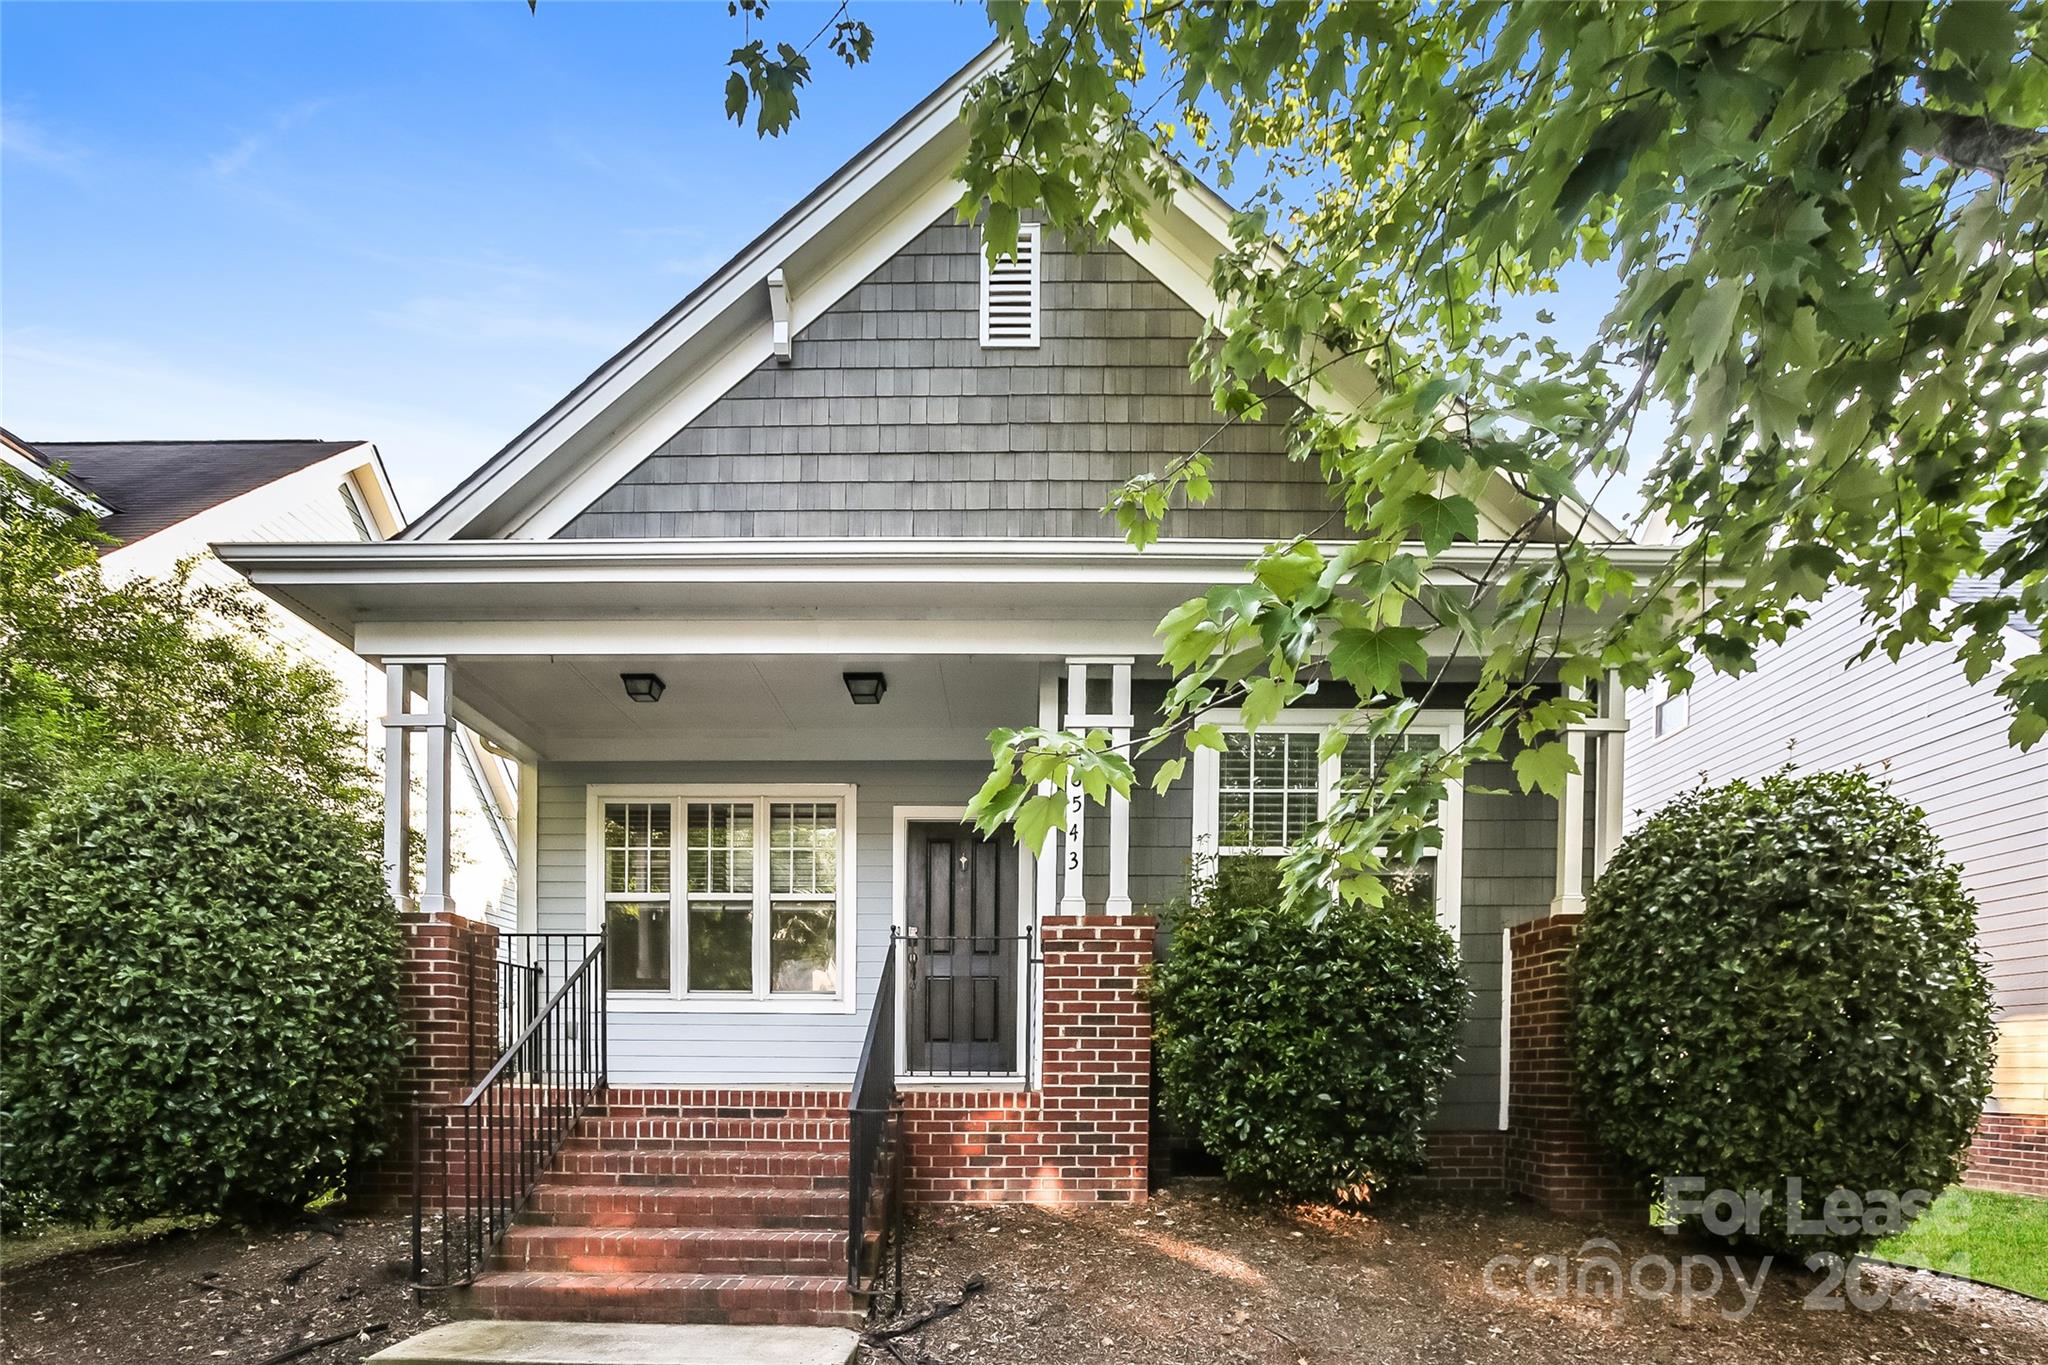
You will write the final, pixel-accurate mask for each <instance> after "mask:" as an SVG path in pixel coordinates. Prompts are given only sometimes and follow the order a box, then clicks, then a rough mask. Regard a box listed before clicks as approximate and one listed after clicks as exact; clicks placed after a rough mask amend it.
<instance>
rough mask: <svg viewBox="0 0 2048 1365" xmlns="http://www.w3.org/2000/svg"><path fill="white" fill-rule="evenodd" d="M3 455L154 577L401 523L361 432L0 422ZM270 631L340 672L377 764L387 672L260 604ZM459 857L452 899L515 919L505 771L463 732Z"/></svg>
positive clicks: (217, 567) (132, 569)
mask: <svg viewBox="0 0 2048 1365" xmlns="http://www.w3.org/2000/svg"><path fill="white" fill-rule="evenodd" d="M0 456H4V458H5V459H6V461H7V463H8V465H9V466H10V467H11V468H13V469H14V470H15V471H16V472H17V473H20V474H22V475H25V476H27V477H30V478H33V479H36V480H37V481H38V482H41V483H42V484H44V485H45V486H46V487H50V488H53V489H55V490H56V491H57V492H58V493H59V494H60V495H61V496H63V497H64V498H65V499H66V500H67V501H68V502H69V503H70V504H71V505H72V506H73V507H76V508H78V509H79V510H81V511H86V512H90V513H91V514H92V515H93V516H94V518H95V519H97V521H98V522H99V528H100V531H101V533H102V534H103V535H105V536H106V537H107V538H108V539H107V543H106V544H105V545H104V546H103V547H102V549H101V552H100V567H101V571H102V572H103V573H104V574H106V576H107V577H108V578H109V579H110V580H111V581H115V582H118V581H121V580H122V579H125V578H130V577H136V576H143V575H148V576H152V577H162V576H165V575H168V574H170V573H171V572H173V571H174V570H175V569H176V568H177V567H178V565H179V564H181V563H183V562H185V561H187V560H191V561H193V570H192V572H193V577H194V580H195V581H196V582H198V583H200V584H204V585H210V586H215V587H223V588H234V587H239V588H246V585H245V584H244V583H243V582H242V579H241V577H240V576H239V575H237V574H236V573H235V572H234V571H232V570H231V569H229V568H227V567H226V566H225V565H223V564H222V563H221V562H220V561H219V560H218V559H216V558H215V557H214V556H213V553H212V551H211V550H210V549H209V548H208V547H209V546H210V545H211V544H212V543H213V542H214V541H217V540H236V541H262V540H278V541H312V540H322V541H338V542H343V543H353V544H362V543H368V542H375V541H380V540H386V539H389V538H390V537H391V536H393V535H395V534H397V532H398V530H399V528H400V527H401V526H403V525H404V519H403V517H402V516H401V515H400V514H399V511H398V503H397V500H396V499H395V498H394V497H393V496H392V492H391V485H390V483H389V481H388V480H387V479H386V478H385V474H384V465H383V462H382V461H381V460H380V459H379V458H378V455H377V448H376V447H375V446H373V445H371V444H369V443H368V442H365V441H39V442H36V443H33V444H31V443H29V442H27V441H24V440H22V439H21V438H19V437H17V436H15V435H13V434H12V433H11V432H6V431H0ZM264 605H265V607H266V608H268V610H267V611H266V618H267V619H266V623H265V624H266V629H267V630H268V632H269V634H270V638H271V639H272V640H273V641H274V642H275V643H277V644H278V645H279V646H280V647H282V648H283V649H284V650H286V651H287V652H288V653H289V654H291V655H292V656H293V657H295V658H298V659H303V660H306V661H308V662H311V663H315V664H317V665H319V666H320V667H322V668H324V669H326V670H327V671H328V672H329V673H331V674H332V675H333V676H334V677H335V679H336V681H337V682H338V683H339V684H340V692H341V704H342V708H343V711H344V712H345V714H346V716H347V718H348V719H349V721H350V722H351V724H352V726H353V728H354V729H355V730H357V731H358V732H359V733H360V734H361V735H362V737H363V745H364V750H363V754H364V758H365V760H366V761H367V762H368V763H369V764H370V765H371V766H372V767H373V768H374V767H378V766H381V764H382V763H383V757H384V748H383V744H382V727H381V726H379V725H376V724H374V722H375V721H377V720H378V719H379V718H381V716H382V714H383V712H382V711H381V710H380V709H379V706H380V704H381V702H382V700H383V688H384V681H383V674H382V672H381V670H378V669H374V668H371V667H369V666H368V665H366V664H365V663H364V662H363V660H362V659H360V658H358V657H357V656H356V655H355V654H354V653H353V652H352V651H350V650H348V649H346V648H344V647H342V646H341V645H338V644H337V643H335V641H334V640H333V639H332V638H331V637H329V636H328V635H327V634H326V633H325V632H323V631H320V630H318V629H315V628H314V627H312V626H309V625H307V624H306V622H305V621H303V620H301V619H300V618H299V617H297V616H294V615H293V614H292V613H290V612H287V611H281V610H278V609H277V608H276V607H274V606H272V605H271V604H269V603H267V602H266V603H264ZM455 752H456V754H457V757H458V762H459V763H460V764H461V765H462V769H463V781H462V784H461V785H460V786H459V787H458V788H457V793H456V798H455V800H456V809H457V817H456V824H455V830H456V834H455V847H456V854H455V859H456V866H455V868H454V870H453V873H452V875H453V877H454V878H455V880H456V881H457V883H458V884H459V885H460V887H461V891H462V903H463V904H464V905H465V906H466V907H467V908H468V909H469V911H470V912H471V913H473V914H476V915H479V916H482V917H485V918H489V919H502V920H503V922H504V923H505V924H506V926H507V927H508V928H509V927H511V925H512V896H511V894H510V892H509V888H510V887H511V885H512V882H513V877H512V859H513V838H514V822H513V820H512V816H511V810H512V807H511V798H512V796H513V794H514V786H515V784H514V782H513V781H512V779H511V778H510V777H509V775H508V772H507V769H506V767H505V765H504V763H503V762H502V760H500V759H497V758H495V757H494V756H492V755H490V754H489V753H487V752H486V751H485V750H484V749H483V748H482V746H481V745H480V744H479V743H478V742H477V740H476V737H475V736H474V735H473V734H466V735H464V737H463V739H462V742H461V744H460V745H459V746H458V747H457V748H456V751H455Z"/></svg>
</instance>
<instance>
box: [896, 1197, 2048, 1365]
mask: <svg viewBox="0 0 2048 1365" xmlns="http://www.w3.org/2000/svg"><path fill="white" fill-rule="evenodd" d="M1605 1231H1606V1235H1607V1236H1608V1237H1610V1238H1612V1239H1613V1240H1614V1241H1615V1242H1618V1243H1619V1244H1620V1250H1621V1251H1622V1253H1623V1254H1622V1257H1621V1259H1622V1260H1623V1262H1624V1264H1627V1263H1629V1262H1631V1261H1633V1260H1634V1258H1636V1257H1638V1256H1640V1255H1642V1254H1645V1253H1655V1254H1658V1255H1661V1256H1669V1257H1677V1256H1680V1255H1683V1254H1686V1253H1688V1252H1693V1253H1698V1254H1701V1255H1707V1254H1715V1255H1719V1254H1722V1252H1721V1249H1719V1248H1715V1247H1710V1246H1704V1245H1699V1244H1693V1243H1688V1242H1683V1241H1680V1240H1678V1239H1675V1238H1667V1237H1664V1236H1663V1235H1661V1234H1659V1233H1656V1232H1652V1231H1648V1230H1645V1231H1643V1232H1640V1233H1635V1234H1629V1233H1619V1234H1618V1233H1616V1232H1615V1231H1614V1230H1612V1229H1608V1230H1605ZM1601 1234H1602V1230H1601V1229H1595V1228H1586V1227H1580V1226H1577V1225H1574V1224H1570V1223H1566V1222H1562V1221H1559V1220H1557V1219H1553V1218H1550V1217H1547V1216H1545V1215H1543V1214H1541V1213H1538V1212H1535V1211H1533V1210H1531V1209H1530V1208H1529V1207H1528V1206H1526V1205H1512V1204H1498V1205H1486V1206H1475V1205H1456V1204H1439V1203H1432V1202H1425V1201H1418V1202H1407V1201H1402V1202H1393V1203H1388V1204H1385V1205H1382V1206H1380V1207H1379V1208H1377V1209H1375V1210H1373V1211H1371V1212H1367V1213H1348V1212H1339V1211H1337V1210H1333V1209H1324V1208H1300V1209H1277V1208H1271V1207H1266V1206H1261V1205H1257V1204H1253V1203H1249V1202H1246V1201H1244V1200H1241V1199H1239V1198H1238V1197H1236V1196H1234V1195H1232V1194H1229V1193H1228V1192H1226V1191H1224V1190H1223V1189H1222V1187H1221V1186H1220V1185H1218V1184H1216V1183H1213V1182H1207V1181H1186V1182H1180V1183H1177V1184H1175V1185H1173V1186H1171V1187H1169V1188H1168V1189H1166V1190H1163V1191H1160V1192H1157V1193H1156V1194H1155V1195H1154V1197H1153V1199H1152V1202H1151V1203H1150V1204H1149V1205H1143V1206H1138V1207H1135V1208H1134V1207H1127V1206H1101V1207H1096V1208H1089V1209H1086V1210H1080V1211H1049V1210H1043V1209H1025V1208H990V1209H977V1210H969V1209H957V1208H956V1209H948V1210H928V1211H925V1212H923V1213H922V1214H920V1215H919V1217H918V1219H917V1222H916V1224H915V1226H914V1228H913V1230H912V1233H911V1236H910V1238H909V1241H908V1247H909V1253H908V1261H907V1264H906V1272H905V1281H906V1291H907V1292H906V1303H905V1308H906V1311H905V1313H904V1315H903V1317H902V1318H900V1319H898V1320H897V1322H898V1324H902V1323H907V1322H908V1321H910V1320H912V1319H914V1318H915V1317H916V1316H918V1315H919V1314H920V1313H921V1312H922V1311H924V1310H926V1309H928V1308H929V1307H930V1306H932V1305H934V1304H938V1303H944V1302H947V1301H950V1300H954V1299H957V1298H959V1297H960V1290H961V1286H962V1285H963V1284H965V1283H966V1282H967V1281H968V1280H969V1279H970V1277H973V1276H977V1275H978V1276H980V1277H981V1278H982V1280H983V1282H984V1283H985V1286H986V1287H985V1288H984V1289H982V1290H980V1291H979V1292H976V1293H973V1294H971V1295H969V1296H968V1298H967V1300H966V1302H965V1303H964V1305H962V1306H961V1308H960V1309H959V1310H958V1311H957V1312H955V1313H953V1314H952V1315H951V1316H948V1317H945V1318H943V1319H941V1320H939V1321H936V1322H932V1323H930V1324H929V1325H927V1326H924V1327H922V1328H919V1329H916V1330H914V1331H912V1332H910V1333H908V1334H907V1335H904V1336H902V1337H899V1338H896V1339H895V1340H894V1341H893V1342H892V1343H890V1344H891V1345H893V1347H894V1352H893V1355H892V1353H891V1351H889V1350H887V1349H884V1348H883V1346H882V1345H881V1344H879V1343H877V1342H875V1341H874V1340H873V1339H871V1343H870V1345H868V1346H867V1347H866V1348H865V1351H864V1360H865V1361H866V1362H868V1363H869V1365H892V1362H910V1363H912V1365H915V1362H919V1361H920V1360H923V1361H944V1362H952V1361H989V1362H1000V1365H1041V1362H1043V1363H1044V1365H1051V1363H1052V1362H1059V1365H1075V1363H1076V1362H1090V1363H1091V1365H1094V1363H1100V1365H1111V1363H1120V1362H1131V1365H1149V1363H1150V1362H1159V1365H1168V1363H1169V1362H1172V1363H1173V1365H1180V1362H1190V1363H1191V1365H1210V1363H1211V1362H1214V1363H1215V1365H1223V1363H1224V1362H1258V1365H1335V1363H1336V1362H1345V1365H1355V1363H1356V1362H1362V1361H1371V1362H1376V1363H1377V1362H1403V1361H1416V1362H1423V1361H1427V1362H1431V1365H1437V1363H1438V1362H1495V1361H1498V1362H1510V1361H1512V1362H1517V1363H1518V1365H1522V1363H1525V1362H1536V1363H1537V1365H1548V1363H1549V1362H1567V1361H1573V1362H1597V1365H1636V1363H1637V1362H1654V1365H1694V1363H1695V1362H1698V1363H1699V1365H1705V1362H1709V1361H1711V1362H1717V1363H1718V1362H1730V1361H1740V1362H1744V1365H1748V1363H1749V1362H1759V1363H1760V1365H1768V1363H1769V1362H1812V1365H1841V1363H1842V1362H1845V1361H1857V1362H1873V1363H1874V1365H1876V1363H1881V1362H1893V1361H1897V1362H1907V1361H1912V1362H1928V1361H1943V1362H1953V1361H1963V1360H1972V1361H1999V1362H2014V1363H2015V1365H2017V1363H2018V1362H2029V1363H2030V1365H2039V1362H2042V1361H2048V1306H2044V1305H2042V1304H2039V1303H2036V1302H2033V1301H2031V1300H2028V1299H2025V1298H2023V1297H2021V1296H2019V1295H2015V1294H2008V1293H2005V1292H2003V1291H2000V1290H1994V1289H1985V1288H1979V1287H1977V1286H1974V1285H1969V1284H1962V1283H1957V1282H1953V1281H1945V1280H1941V1279H1938V1278H1936V1277H1931V1276H1925V1275H1911V1274H1907V1273H1904V1272H1898V1271H1891V1270H1880V1269H1868V1270H1865V1271H1864V1272H1863V1275H1864V1279H1863V1281H1862V1282H1861V1285H1860V1288H1859V1293H1861V1294H1862V1295H1863V1296H1864V1301H1865V1302H1866V1303H1869V1302H1871V1301H1872V1300H1873V1298H1874V1296H1876V1295H1877V1294H1880V1293H1882V1294H1884V1295H1886V1296H1889V1297H1897V1296H1906V1297H1909V1298H1911V1297H1915V1296H1917V1297H1919V1298H1921V1299H1924V1303H1923V1304H1921V1305H1920V1306H1915V1307H1898V1306H1892V1305H1887V1306H1885V1307H1882V1308H1875V1309H1862V1310H1859V1309H1857V1308H1855V1307H1852V1306H1849V1305H1847V1304H1843V1306H1842V1307H1840V1308H1838V1309H1835V1310H1813V1309H1809V1308H1806V1307H1805V1306H1803V1300H1804V1299H1805V1298H1806V1297H1807V1296H1808V1295H1809V1294H1810V1293H1812V1292H1813V1291H1814V1290H1815V1288H1816V1287H1817V1286H1819V1285H1821V1283H1822V1281H1821V1280H1820V1278H1819V1277H1816V1276H1812V1275H1809V1274H1807V1273H1806V1272H1804V1271H1803V1270H1801V1269H1797V1268H1794V1267H1788V1266H1783V1265H1777V1266H1774V1267H1772V1268H1771V1269H1770V1271H1769V1272H1768V1273H1767V1274H1766V1277H1765V1280H1764V1283H1763V1287H1762V1292H1761V1294H1760V1296H1759V1297H1757V1298H1756V1300H1755V1307H1754V1311H1753V1312H1752V1313H1751V1314H1750V1315H1749V1316H1748V1317H1747V1318H1746V1319H1745V1320H1742V1321H1728V1320H1724V1319H1723V1318H1722V1317H1721V1315H1720V1312H1719V1309H1720V1308H1724V1307H1725V1308H1727V1309H1729V1310H1731V1311H1733V1310H1734V1309H1736V1308H1737V1307H1738V1306H1739V1305H1740V1303H1741V1295H1740V1294H1739V1293H1738V1292H1737V1291H1736V1290H1734V1289H1733V1288H1732V1287H1731V1288H1729V1289H1728V1290H1727V1291H1726V1292H1724V1293H1723V1294H1721V1295H1720V1297H1719V1299H1718V1300H1714V1301H1708V1300H1706V1299H1705V1298H1704V1297H1701V1298H1698V1299H1696V1300H1695V1302H1694V1304H1693V1312H1692V1313H1691V1314H1690V1316H1688V1315H1686V1314H1684V1313H1683V1312H1681V1310H1680V1306H1679V1304H1678V1303H1677V1302H1676V1301H1675V1300H1672V1299H1663V1300H1658V1299H1649V1300H1641V1299H1635V1298H1632V1297H1626V1296H1625V1297H1624V1298H1623V1299H1622V1301H1621V1302H1620V1303H1619V1304H1618V1305H1617V1304H1616V1303H1615V1302H1614V1301H1613V1300H1612V1299H1611V1298H1604V1297H1593V1298H1558V1297H1555V1296H1552V1295H1549V1294H1547V1293H1546V1294H1537V1293H1531V1292H1529V1290H1528V1288H1527V1280H1526V1279H1525V1278H1524V1276H1523V1275H1522V1274H1520V1273H1513V1272H1504V1271H1496V1273H1495V1284H1496V1285H1498V1286H1503V1287H1504V1288H1505V1289H1506V1290H1507V1291H1508V1292H1507V1297H1496V1296H1494V1295H1492V1294H1489V1293H1488V1291H1487V1287H1486V1282H1485V1279H1484V1278H1483V1270H1484V1268H1485V1266H1486V1265H1487V1263H1488V1262H1489V1261H1491V1260H1492V1259H1493V1258H1494V1257H1496V1256H1502V1255H1508V1256H1513V1257H1516V1258H1517V1260H1518V1262H1519V1263H1520V1264H1521V1265H1524V1266H1526V1264H1527V1263H1528V1262H1529V1261H1531V1260H1534V1259H1536V1258H1538V1257H1541V1256H1543V1255H1544V1254H1545V1253H1549V1254H1551V1255H1555V1256H1563V1257H1567V1258H1576V1257H1577V1256H1578V1255H1579V1252H1580V1249H1581V1248H1582V1247H1583V1245H1584V1244H1585V1242H1586V1241H1587V1239H1588V1238H1589V1237H1595V1236H1600V1235H1601ZM1546 1264H1554V1263H1546ZM1568 1264H1569V1265H1570V1266H1571V1273H1570V1274H1569V1275H1568V1276H1567V1283H1571V1282H1574V1281H1575V1279H1576V1274H1577V1264H1578V1263H1577V1261H1576V1260H1569V1261H1568ZM1723 1264H1724V1265H1725V1262H1724V1263H1723ZM1743 1269H1744V1274H1745V1275H1746V1276H1748V1277H1750V1278H1751V1279H1752V1281H1753V1279H1754V1276H1755V1274H1756V1263H1755V1261H1754V1260H1750V1261H1747V1262H1745V1263H1744V1267H1743ZM1538 1279H1539V1283H1540V1284H1542V1285H1543V1286H1544V1287H1545V1288H1546V1289H1547V1288H1548V1287H1549V1286H1550V1285H1552V1284H1554V1282H1555V1277H1554V1274H1552V1273H1550V1272H1548V1271H1546V1272H1545V1273H1544V1274H1542V1275H1539V1277H1538ZM1602 1283H1603V1282H1602V1281H1601V1280H1600V1279H1599V1278H1597V1277H1596V1278H1594V1279H1592V1280H1590V1281H1589V1285H1591V1286H1593V1287H1596V1288H1597V1287H1599V1286H1600V1285H1601V1284H1602ZM1645 1283H1646V1284H1647V1285H1649V1286H1650V1287H1652V1288H1656V1287H1658V1284H1659V1281H1658V1278H1657V1277H1656V1276H1655V1275H1654V1274H1652V1275H1649V1276H1646V1278H1645ZM1834 1297H1835V1301H1836V1302H1837V1303H1841V1302H1842V1300H1841V1297H1840V1296H1839V1295H1836V1296H1834Z"/></svg>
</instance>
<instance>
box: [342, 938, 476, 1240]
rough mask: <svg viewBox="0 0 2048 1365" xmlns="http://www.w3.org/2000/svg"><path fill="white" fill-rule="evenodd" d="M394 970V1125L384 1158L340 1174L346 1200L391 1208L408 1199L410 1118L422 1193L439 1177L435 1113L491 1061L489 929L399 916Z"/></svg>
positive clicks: (442, 1171)
mask: <svg viewBox="0 0 2048 1365" xmlns="http://www.w3.org/2000/svg"><path fill="white" fill-rule="evenodd" d="M399 934H400V938H401V941H402V945H403V946H402V950H401V951H402V953H403V958H402V964H403V965H402V968H401V972H400V977H399V1013H400V1015H401V1016H402V1017H403V1019H404V1021H405V1027H406V1046H405V1060H404V1062H403V1064H402V1067H401V1070H400V1073H399V1083H398V1095H397V1098H396V1101H395V1103H394V1105H393V1118H392V1122H393V1124H394V1127H395V1131H394V1132H393V1133H392V1134H391V1138H390V1141H389V1143H388V1145H387V1147H386V1149H385V1152H384V1155H383V1156H382V1157H381V1158H379V1159H378V1161H377V1162H376V1163H375V1164H374V1165H372V1166H371V1167H369V1168H368V1169H366V1170H362V1171H358V1172H354V1173H353V1174H352V1175H351V1176H350V1179H349V1189H348V1195H349V1202H350V1203H351V1204H354V1205H356V1206H358V1207H367V1208H387V1209H395V1208H401V1207H407V1206H409V1203H410V1200H411V1197H412V1174H413V1149H412V1138H413V1126H412V1125H413V1119H412V1111H413V1109H414V1108H415V1107H419V1108H421V1109H422V1110H423V1118H424V1120H425V1121H424V1122H423V1124H422V1131H423V1139H422V1143H421V1146H422V1156H423V1158H424V1159H423V1162H422V1166H423V1176H424V1182H425V1194H426V1197H427V1198H428V1199H429V1200H435V1199H437V1198H438V1196H439V1192H440V1188H441V1182H442V1181H443V1180H444V1179H445V1178H446V1165H447V1163H446V1159H445V1154H444V1152H443V1150H442V1149H443V1147H444V1145H445V1144H444V1143H443V1142H442V1141H441V1134H442V1131H443V1130H442V1126H441V1123H440V1119H441V1116H442V1115H443V1114H445V1113H446V1111H447V1109H448V1107H449V1106H450V1105H452V1104H453V1103H454V1102H455V1101H457V1100H459V1099H461V1098H462V1096H463V1095H464V1094H466V1093H467V1092H468V1090H469V1087H470V1086H471V1085H472V1084H474V1083H475V1081H476V1079H477V1076H478V1075H479V1074H480V1073H481V1072H482V1070H483V1069H484V1068H486V1067H489V1066H490V1065H491V1063H493V1062H495V1061H496V1060H497V1059H498V999H497V993H498V973H497V967H496V963H497V956H498V931H497V929H496V928H495V927H493V926H492V925H490V924H487V923H484V922H483V921H481V920H470V919H464V918H463V917H462V916H460V915H455V914H447V913H442V914H432V915H429V914H422V913H419V912H417V911H407V912H405V913H403V914H401V915H400V917H399Z"/></svg>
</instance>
